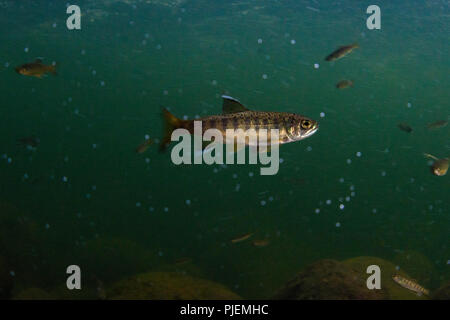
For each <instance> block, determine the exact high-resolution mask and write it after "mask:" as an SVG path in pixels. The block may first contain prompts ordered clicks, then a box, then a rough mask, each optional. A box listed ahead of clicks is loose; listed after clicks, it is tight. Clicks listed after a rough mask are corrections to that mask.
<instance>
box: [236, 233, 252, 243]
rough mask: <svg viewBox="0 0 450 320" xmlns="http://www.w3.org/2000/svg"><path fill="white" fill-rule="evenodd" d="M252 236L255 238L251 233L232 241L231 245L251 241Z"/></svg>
mask: <svg viewBox="0 0 450 320" xmlns="http://www.w3.org/2000/svg"><path fill="white" fill-rule="evenodd" d="M252 236H253V233H252V232H249V233H246V234H243V235H241V236H239V237H237V238H234V239H232V240H231V243H239V242H242V241H245V240H247V239H249V238H250V237H252Z"/></svg>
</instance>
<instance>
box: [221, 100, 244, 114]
mask: <svg viewBox="0 0 450 320" xmlns="http://www.w3.org/2000/svg"><path fill="white" fill-rule="evenodd" d="M222 99H223V105H222V113H223V114H229V113H237V112H244V111H249V110H248V109H247V108H246V107H244V106H243V105H242V103H240V102H239V100H236V99H235V98H233V97H230V96H222Z"/></svg>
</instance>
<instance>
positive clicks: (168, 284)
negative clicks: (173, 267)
mask: <svg viewBox="0 0 450 320" xmlns="http://www.w3.org/2000/svg"><path fill="white" fill-rule="evenodd" d="M107 299H113V300H116V299H117V300H119V299H146V300H149V299H150V300H174V299H176V300H205V299H208V300H237V299H241V298H240V297H239V296H238V295H237V294H235V293H234V292H232V291H230V290H229V289H227V288H226V287H225V286H223V285H221V284H218V283H215V282H212V281H209V280H204V279H198V278H193V277H190V276H187V275H182V274H179V273H174V272H148V273H143V274H138V275H136V276H133V277H130V278H127V279H124V280H121V281H119V282H117V283H115V284H114V285H113V286H112V287H111V288H110V289H109V290H108V291H107Z"/></svg>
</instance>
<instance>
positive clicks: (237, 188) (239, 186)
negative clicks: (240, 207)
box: [234, 183, 241, 192]
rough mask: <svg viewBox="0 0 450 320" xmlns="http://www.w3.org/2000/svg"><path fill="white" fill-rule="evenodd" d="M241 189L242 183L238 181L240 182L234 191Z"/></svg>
mask: <svg viewBox="0 0 450 320" xmlns="http://www.w3.org/2000/svg"><path fill="white" fill-rule="evenodd" d="M239 189H241V185H240V184H239V183H238V184H237V185H236V187H235V188H234V191H236V192H238V191H239Z"/></svg>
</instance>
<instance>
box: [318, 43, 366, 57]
mask: <svg viewBox="0 0 450 320" xmlns="http://www.w3.org/2000/svg"><path fill="white" fill-rule="evenodd" d="M356 48H359V45H358V44H357V43H354V44H350V45H347V46H341V47H339V48H338V49H336V50H335V51H333V52H332V53H331V54H329V55H328V56H327V57H326V58H325V60H326V61H334V60H338V59H341V58H343V57H345V56H346V55H348V54H349V53H350V52H352V51H353V50H354V49H356Z"/></svg>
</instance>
